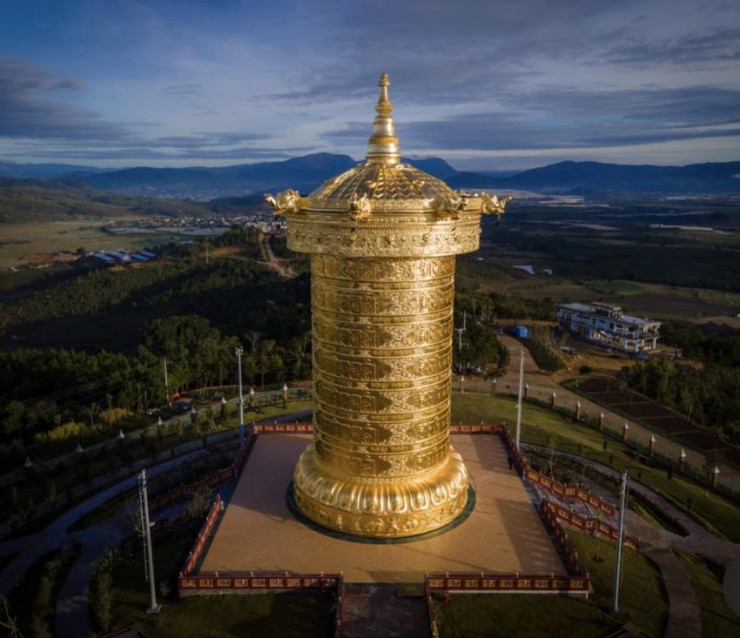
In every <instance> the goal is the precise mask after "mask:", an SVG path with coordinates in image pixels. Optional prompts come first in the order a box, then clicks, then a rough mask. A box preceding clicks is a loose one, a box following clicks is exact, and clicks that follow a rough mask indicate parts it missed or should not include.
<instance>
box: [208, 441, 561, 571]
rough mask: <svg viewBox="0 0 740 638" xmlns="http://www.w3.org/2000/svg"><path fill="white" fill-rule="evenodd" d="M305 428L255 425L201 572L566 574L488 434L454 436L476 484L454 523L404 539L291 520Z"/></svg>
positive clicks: (504, 456) (500, 449)
mask: <svg viewBox="0 0 740 638" xmlns="http://www.w3.org/2000/svg"><path fill="white" fill-rule="evenodd" d="M310 441H311V436H310V435H301V434H261V435H260V436H259V437H258V439H257V441H256V444H255V447H254V449H253V451H252V455H251V456H250V459H249V461H248V462H247V465H246V468H245V469H244V472H243V473H242V476H241V478H240V480H239V484H238V485H237V487H236V489H235V490H234V494H233V496H232V498H231V501H230V502H229V503H228V504H227V507H226V511H225V513H224V516H223V518H222V520H221V523H220V525H219V526H218V529H217V531H216V534H215V536H214V538H213V541H212V543H211V545H210V548H209V549H208V551H207V554H206V556H205V558H204V559H203V562H202V565H201V567H200V571H201V572H219V573H221V574H223V573H226V572H249V571H275V572H285V571H288V572H299V573H318V572H320V571H324V572H339V571H341V572H344V577H345V582H347V583H410V582H422V581H423V580H424V573H425V572H440V571H442V572H448V571H449V572H460V571H463V572H481V571H485V572H497V573H512V572H520V573H522V574H549V573H550V572H554V573H556V574H565V572H566V570H565V567H564V565H563V564H562V562H561V560H560V558H559V556H558V554H557V552H556V550H555V547H554V546H553V544H552V541H551V540H550V537H549V536H548V534H547V531H546V530H545V527H544V525H543V524H542V522H541V520H540V518H539V515H538V513H537V511H536V510H535V508H534V505H533V504H532V502H531V500H530V498H529V496H528V494H527V492H526V490H525V489H524V486H523V485H522V482H521V480H520V479H519V477H518V476H517V474H516V473H515V472H514V471H513V470H510V469H509V466H508V462H507V454H506V450H505V449H504V446H503V444H502V443H501V441H500V439H499V438H498V437H497V436H493V435H480V434H479V435H465V434H456V435H453V436H452V444H453V446H454V448H455V449H456V450H457V451H458V452H460V453H461V454H462V456H463V458H464V459H465V464H466V465H467V468H468V471H469V472H470V475H471V477H472V483H473V486H474V488H475V490H476V499H477V500H476V505H475V509H474V510H473V512H472V513H471V515H470V517H469V518H468V519H467V520H466V521H464V522H463V523H462V524H460V525H459V526H458V527H456V528H454V529H452V530H450V531H448V532H446V533H444V534H440V535H439V536H436V537H433V538H427V539H424V540H420V541H415V542H410V543H400V544H393V545H375V544H367V543H355V542H352V541H347V540H340V539H336V538H332V537H330V536H327V535H325V534H322V533H320V532H317V531H314V530H312V529H309V528H308V527H306V526H305V525H303V524H302V523H301V522H299V521H298V520H296V519H295V518H294V517H293V515H292V514H291V513H290V510H289V509H288V507H287V505H286V503H285V493H286V488H287V487H288V484H289V483H290V481H291V479H292V474H293V466H294V465H295V462H296V460H297V458H298V455H299V454H300V453H301V452H302V451H303V450H304V449H305V447H306V446H307V445H308V444H309V443H310Z"/></svg>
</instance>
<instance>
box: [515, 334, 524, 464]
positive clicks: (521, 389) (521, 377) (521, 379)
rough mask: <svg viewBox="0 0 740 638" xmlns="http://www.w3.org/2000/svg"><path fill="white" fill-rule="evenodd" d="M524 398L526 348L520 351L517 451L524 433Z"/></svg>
mask: <svg viewBox="0 0 740 638" xmlns="http://www.w3.org/2000/svg"><path fill="white" fill-rule="evenodd" d="M523 397H524V348H520V349H519V400H518V401H517V404H516V437H515V440H516V449H517V450H518V449H519V437H520V435H521V431H522V399H523Z"/></svg>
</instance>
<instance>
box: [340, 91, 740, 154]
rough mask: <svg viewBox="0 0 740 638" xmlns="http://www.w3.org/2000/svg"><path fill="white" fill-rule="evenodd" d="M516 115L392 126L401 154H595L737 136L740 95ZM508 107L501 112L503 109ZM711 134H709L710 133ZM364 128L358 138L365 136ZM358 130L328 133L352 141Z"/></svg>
mask: <svg viewBox="0 0 740 638" xmlns="http://www.w3.org/2000/svg"><path fill="white" fill-rule="evenodd" d="M522 103H524V104H526V108H518V109H517V108H516V106H517V102H516V101H515V100H514V99H511V100H510V103H506V102H505V103H504V109H502V110H499V111H491V112H477V113H468V114H461V115H455V116H450V117H445V118H440V119H437V120H420V121H415V122H408V123H406V124H405V125H403V126H398V127H397V128H398V131H399V136H400V138H401V147H402V149H403V148H408V149H411V150H429V149H440V150H443V149H471V150H501V149H509V150H514V149H531V150H534V149H554V148H598V147H604V146H625V145H638V144H647V143H655V142H667V141H678V140H689V139H699V138H710V137H731V136H737V135H738V134H739V133H740V90H731V89H717V88H714V87H692V88H683V89H637V90H614V91H604V92H589V91H582V90H560V91H558V90H557V88H556V87H550V88H549V89H541V90H537V91H532V92H530V93H529V94H528V95H527V96H526V99H524V100H523V101H522ZM506 107H508V108H506ZM712 127H715V128H714V129H713V130H712ZM367 130H368V129H367V126H366V127H365V131H366V133H365V136H367ZM360 131H361V127H360V126H359V124H352V125H348V126H347V127H346V128H344V129H342V130H339V131H337V132H335V133H332V134H329V135H328V136H327V137H329V138H330V139H340V140H341V139H349V140H354V141H356V140H357V139H359V136H360Z"/></svg>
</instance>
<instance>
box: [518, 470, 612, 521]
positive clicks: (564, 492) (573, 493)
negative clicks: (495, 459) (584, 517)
mask: <svg viewBox="0 0 740 638" xmlns="http://www.w3.org/2000/svg"><path fill="white" fill-rule="evenodd" d="M524 476H525V477H526V478H527V480H529V481H532V482H533V483H537V484H539V485H541V486H542V487H544V488H545V489H546V490H549V491H550V492H552V493H553V494H555V495H557V496H559V497H561V498H568V497H570V498H577V499H578V500H579V501H583V502H584V503H586V504H587V505H590V506H591V507H596V508H598V509H599V510H600V511H602V512H604V514H606V515H607V516H616V515H617V508H616V507H614V505H612V504H610V503H607V502H606V501H604V500H603V499H601V498H599V497H598V496H594V495H593V494H591V492H589V491H588V490H584V489H583V488H582V487H579V486H577V485H567V484H566V483H560V482H559V481H556V480H555V479H551V478H550V477H549V476H545V475H544V474H540V473H539V472H537V471H536V470H533V469H532V468H530V467H528V466H527V467H526V468H525V470H524Z"/></svg>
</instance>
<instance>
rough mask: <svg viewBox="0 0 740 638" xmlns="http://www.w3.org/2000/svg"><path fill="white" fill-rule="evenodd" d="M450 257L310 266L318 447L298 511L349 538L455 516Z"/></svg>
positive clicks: (413, 529)
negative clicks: (451, 424) (347, 535)
mask: <svg viewBox="0 0 740 638" xmlns="http://www.w3.org/2000/svg"><path fill="white" fill-rule="evenodd" d="M454 272H455V257H454V256H443V257H423V258H404V257H401V258H380V257H376V258H372V257H371V258H357V257H341V256H332V255H323V254H315V255H312V257H311V308H312V316H313V370H314V388H315V404H314V428H315V445H312V446H310V447H309V448H308V449H307V450H306V451H305V452H304V454H303V455H302V457H301V459H300V460H299V462H298V465H297V467H296V471H295V475H294V496H295V500H296V503H297V505H298V507H299V508H300V509H301V511H302V512H303V513H304V514H306V515H307V516H308V517H309V518H311V519H313V520H315V521H317V522H319V523H321V524H322V525H324V526H326V527H329V528H332V529H336V530H341V531H345V532H348V533H352V534H359V535H369V536H380V537H382V536H390V537H393V536H397V537H401V536H409V535H416V534H421V533H424V532H428V531H431V530H433V529H437V528H439V527H441V526H444V525H445V524H447V523H449V522H450V521H452V520H453V519H455V518H456V517H457V516H458V515H459V514H460V513H461V512H462V511H463V509H464V507H465V504H466V502H467V488H468V478H467V473H466V471H465V467H464V465H463V463H462V460H461V459H460V457H459V456H458V455H457V454H456V453H454V452H451V450H450V439H449V424H450V381H451V377H450V367H451V364H452V327H453V324H452V320H453V302H454Z"/></svg>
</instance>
